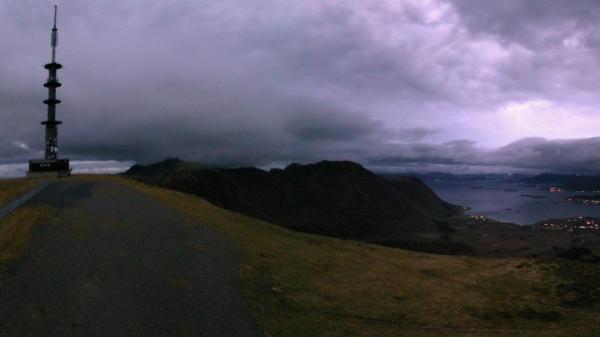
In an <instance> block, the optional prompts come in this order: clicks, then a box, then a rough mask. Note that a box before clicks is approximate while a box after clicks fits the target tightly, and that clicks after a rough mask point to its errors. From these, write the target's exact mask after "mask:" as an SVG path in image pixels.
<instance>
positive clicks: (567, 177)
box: [523, 173, 600, 191]
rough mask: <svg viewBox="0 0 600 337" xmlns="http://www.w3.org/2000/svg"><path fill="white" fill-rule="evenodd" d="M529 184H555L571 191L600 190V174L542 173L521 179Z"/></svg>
mask: <svg viewBox="0 0 600 337" xmlns="http://www.w3.org/2000/svg"><path fill="white" fill-rule="evenodd" d="M523 182H526V183H531V184H556V185H560V186H561V187H562V188H564V189H566V190H571V191H600V176H597V175H596V176H587V175H578V174H550V173H544V174H540V175H537V176H535V177H531V178H527V179H523Z"/></svg>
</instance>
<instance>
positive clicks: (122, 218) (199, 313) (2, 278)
mask: <svg viewBox="0 0 600 337" xmlns="http://www.w3.org/2000/svg"><path fill="white" fill-rule="evenodd" d="M27 204H29V205H49V206H51V207H53V208H54V209H55V210H56V211H57V215H56V217H54V219H53V221H51V222H49V223H44V224H40V225H39V226H37V227H36V229H35V231H34V234H33V238H32V240H31V243H30V245H29V246H28V248H27V249H26V250H25V252H24V254H23V256H22V257H21V259H20V260H19V261H18V262H16V263H14V264H13V265H11V266H9V268H8V270H7V271H5V272H4V273H2V274H1V275H0V336H2V337H4V336H10V337H16V336H60V337H75V336H85V337H95V336H107V337H108V336H110V337H117V336H150V337H151V336H171V337H175V336H219V337H228V336H243V337H252V336H262V335H263V334H262V332H261V329H260V328H259V327H258V326H257V324H256V323H255V322H254V320H253V318H252V316H251V314H250V311H249V308H248V306H247V304H246V303H245V302H244V301H243V299H242V297H241V293H240V289H239V282H238V279H237V271H238V264H237V261H236V252H235V247H234V246H233V243H232V242H231V241H230V240H229V239H228V238H227V237H226V236H224V235H223V234H220V233H218V232H215V231H213V230H211V229H209V228H207V227H205V226H202V225H201V224H197V223H193V222H192V221H191V220H190V219H188V218H186V217H185V216H183V215H182V214H180V213H178V212H177V211H175V210H173V209H170V208H168V207H167V206H165V205H163V204H162V203H160V202H158V201H155V200H153V199H152V198H150V197H148V196H145V195H143V194H141V193H139V192H137V191H134V190H131V189H128V188H127V187H124V186H121V185H119V184H117V183H110V182H85V181H77V180H64V181H60V182H55V183H51V184H50V185H49V186H47V187H46V188H45V189H44V190H43V191H42V192H40V193H39V194H38V195H36V196H35V197H33V198H32V199H31V200H29V201H28V202H27Z"/></svg>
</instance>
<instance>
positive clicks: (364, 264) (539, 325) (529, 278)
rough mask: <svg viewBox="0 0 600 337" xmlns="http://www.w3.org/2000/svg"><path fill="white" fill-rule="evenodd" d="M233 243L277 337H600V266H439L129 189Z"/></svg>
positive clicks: (459, 261)
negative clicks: (212, 228)
mask: <svg viewBox="0 0 600 337" xmlns="http://www.w3.org/2000/svg"><path fill="white" fill-rule="evenodd" d="M122 183H125V184H127V185H129V186H131V187H133V188H135V189H137V190H139V191H141V192H143V193H146V194H148V195H151V196H152V197H154V198H157V199H159V200H162V201H163V202H165V203H166V204H167V205H169V206H171V207H173V208H175V209H177V210H179V211H181V212H183V213H185V214H188V215H190V216H192V217H194V218H196V219H198V221H199V222H200V223H203V224H206V225H208V226H210V227H214V228H218V229H220V230H222V231H223V232H225V233H227V234H228V235H230V236H231V237H232V238H233V239H234V241H235V242H236V245H237V247H238V248H239V250H240V253H241V266H240V277H241V281H242V287H243V289H244V293H245V294H246V296H248V298H249V299H250V300H251V303H252V308H253V311H254V313H255V315H256V317H257V319H258V321H259V322H260V323H261V324H262V326H263V327H264V328H265V331H266V332H267V333H268V335H269V336H297V337H299V336H306V337H309V336H331V337H334V336H357V337H358V336H380V337H386V336H390V337H392V336H393V337H397V336H411V337H419V336H423V337H425V336H428V337H430V336H444V337H452V336H456V337H458V336H461V337H465V336H470V337H480V336H490V337H508V336H515V337H516V336H518V337H534V336H536V337H537V336H557V337H558V336H565V337H567V336H568V337H571V336H581V337H592V336H598V334H600V328H599V326H600V325H599V324H600V321H599V318H598V315H597V312H598V309H600V306H599V305H600V292H599V290H600V289H599V288H598V287H599V286H598V285H599V284H600V283H599V282H598V281H599V280H600V269H599V267H600V265H598V264H590V263H582V262H575V261H565V260H560V259H543V260H538V259H528V258H511V259H498V258H494V259H489V258H475V257H463V256H441V255H429V254H423V253H415V252H410V251H405V250H400V249H390V248H385V247H379V246H375V245H370V244H364V243H359V242H352V241H347V240H336V239H331V238H326V237H320V236H314V235H308V234H302V233H296V232H292V231H289V230H286V229H283V228H280V227H278V226H273V225H271V224H269V223H265V222H262V221H258V220H256V219H252V218H249V217H246V216H243V215H240V214H236V213H233V212H230V211H227V210H223V209H220V208H218V207H215V206H214V205H211V204H210V203H208V202H206V201H205V200H202V199H200V198H195V197H193V196H190V195H187V194H184V193H177V192H173V191H169V190H165V189H162V188H156V187H151V186H146V185H143V184H139V183H136V182H133V181H131V180H123V181H122Z"/></svg>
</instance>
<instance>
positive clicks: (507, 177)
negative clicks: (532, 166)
mask: <svg viewBox="0 0 600 337" xmlns="http://www.w3.org/2000/svg"><path fill="white" fill-rule="evenodd" d="M386 176H390V177H393V176H395V174H387V175H386ZM404 176H409V177H417V178H420V179H423V180H426V181H431V180H443V181H475V180H495V181H502V182H506V183H518V182H521V181H522V180H523V179H525V178H529V177H531V176H530V175H525V174H517V173H515V174H495V173H480V174H452V173H445V172H430V173H406V174H404Z"/></svg>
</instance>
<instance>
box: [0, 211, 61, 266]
mask: <svg viewBox="0 0 600 337" xmlns="http://www.w3.org/2000/svg"><path fill="white" fill-rule="evenodd" d="M51 215H52V212H51V209H50V208H48V207H24V208H19V209H17V210H15V211H14V212H12V213H11V214H10V215H9V216H8V217H6V218H5V219H4V220H2V221H0V266H2V265H5V264H6V263H9V262H10V261H12V260H15V259H17V258H19V257H20V256H21V253H22V252H23V250H24V249H25V247H26V246H27V244H28V243H29V241H30V240H31V235H32V233H33V229H34V226H35V225H37V224H40V223H42V222H43V221H47V220H50V219H51Z"/></svg>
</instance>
